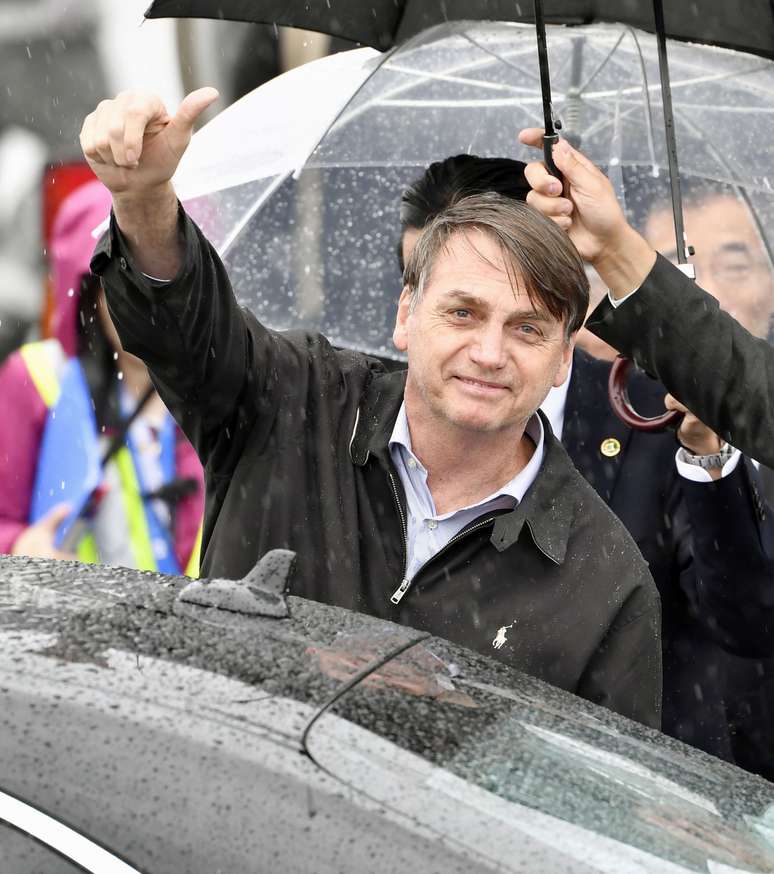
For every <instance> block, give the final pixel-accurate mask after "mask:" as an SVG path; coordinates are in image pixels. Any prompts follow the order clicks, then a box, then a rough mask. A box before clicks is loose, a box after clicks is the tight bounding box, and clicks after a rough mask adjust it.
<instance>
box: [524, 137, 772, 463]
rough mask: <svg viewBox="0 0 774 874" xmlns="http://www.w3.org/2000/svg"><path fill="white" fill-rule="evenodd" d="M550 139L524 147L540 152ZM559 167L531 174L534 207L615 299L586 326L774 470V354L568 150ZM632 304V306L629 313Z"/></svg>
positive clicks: (537, 165) (563, 146) (562, 146)
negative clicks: (644, 232)
mask: <svg viewBox="0 0 774 874" xmlns="http://www.w3.org/2000/svg"><path fill="white" fill-rule="evenodd" d="M542 137H543V131H542V129H540V128H529V129H527V130H523V131H522V132H521V133H520V134H519V139H520V140H521V141H522V142H523V143H525V144H527V145H531V146H534V147H536V148H541V147H542ZM554 160H555V163H556V165H557V167H558V169H559V170H560V171H561V172H562V173H563V174H564V178H565V183H564V185H565V187H564V188H563V186H562V184H561V183H559V182H558V180H556V179H554V177H553V176H551V175H550V174H549V173H548V171H547V170H546V168H545V166H544V165H543V164H542V163H541V162H534V163H531V164H529V165H528V167H527V168H526V170H525V177H526V178H527V179H528V181H529V183H530V186H531V187H532V189H533V190H532V191H531V192H530V194H529V195H528V198H527V202H528V203H529V204H531V205H532V206H534V207H535V208H537V209H539V210H540V211H541V212H542V213H543V214H544V215H547V216H548V217H549V218H552V219H553V220H554V221H555V222H556V223H557V224H558V225H559V226H560V227H562V228H564V229H565V230H566V231H567V233H568V234H569V236H570V239H571V240H572V241H573V243H574V244H575V247H576V249H577V250H578V252H579V253H580V254H581V256H582V257H583V258H584V259H585V260H586V261H588V262H589V263H590V264H593V265H594V268H595V269H596V271H597V273H598V274H599V275H600V276H601V277H602V279H603V281H604V282H605V284H606V285H607V287H608V288H609V290H610V294H609V296H608V297H607V298H605V299H603V301H602V302H601V303H600V304H599V306H598V307H597V309H596V310H595V311H594V312H593V313H592V314H591V316H590V317H589V319H588V320H587V322H586V325H587V327H588V328H589V329H590V330H591V331H593V332H594V333H595V334H596V335H598V336H599V337H601V338H602V339H603V340H605V342H607V343H609V344H610V345H611V346H613V347H614V348H615V349H618V350H619V351H620V352H622V353H623V354H625V355H628V356H630V357H631V358H633V359H634V360H635V361H636V362H637V363H638V364H639V365H640V366H641V367H643V368H644V369H645V370H646V371H647V372H648V373H651V374H653V375H654V376H656V377H657V378H658V379H660V380H661V381H662V382H663V384H664V385H665V386H666V387H667V388H668V390H669V391H670V392H671V393H672V394H673V395H674V396H675V397H678V398H680V399H681V401H682V402H683V403H684V404H685V405H686V406H688V407H689V408H690V409H691V410H692V411H693V412H694V413H695V414H696V415H697V416H698V417H699V418H700V419H701V420H702V421H703V422H706V423H707V425H708V426H709V427H710V428H712V430H713V431H715V432H716V433H717V434H719V435H720V436H721V437H722V438H723V439H724V440H725V441H726V442H728V443H729V444H731V445H732V446H736V447H737V448H738V449H741V450H742V451H743V452H745V453H748V454H749V455H750V456H751V457H752V458H756V459H757V460H758V461H760V462H761V463H763V464H766V465H768V466H769V467H771V468H774V440H773V439H772V434H774V347H773V346H772V345H771V344H770V343H768V342H767V341H766V340H765V339H763V338H761V337H755V336H753V334H751V333H750V331H748V330H747V329H745V328H744V327H743V326H742V325H741V324H740V323H739V322H738V321H737V320H736V319H734V318H733V317H732V316H730V315H729V314H728V313H725V312H723V311H722V310H721V309H720V306H719V304H718V301H717V300H716V299H715V298H713V297H712V295H711V294H708V293H707V292H706V291H704V289H702V288H701V287H700V286H699V285H697V284H696V283H695V282H693V281H692V280H691V279H689V278H688V277H687V276H685V275H684V274H683V273H682V271H681V270H679V269H678V268H677V267H675V266H674V265H673V264H671V263H670V262H669V261H668V260H667V259H666V258H664V257H662V256H660V255H658V253H657V252H656V251H655V249H654V248H653V247H652V246H650V245H649V244H648V243H647V242H646V241H645V240H644V239H643V237H641V236H640V235H639V234H638V233H637V232H636V231H635V230H634V228H632V227H631V226H630V225H629V224H628V223H627V221H626V218H625V216H624V214H623V211H622V210H621V207H620V205H619V204H618V201H617V200H616V196H615V192H614V191H613V187H612V185H611V184H610V182H609V180H608V179H607V177H606V176H605V175H604V173H602V171H601V170H599V169H598V168H597V167H595V166H594V164H592V163H591V161H589V160H588V158H586V157H585V156H584V155H582V154H581V153H580V152H578V151H576V150H575V149H573V148H572V146H570V145H569V143H566V142H565V141H564V140H561V141H560V142H559V144H557V146H556V147H555V148H554ZM624 303H626V305H624Z"/></svg>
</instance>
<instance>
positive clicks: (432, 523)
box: [427, 519, 438, 531]
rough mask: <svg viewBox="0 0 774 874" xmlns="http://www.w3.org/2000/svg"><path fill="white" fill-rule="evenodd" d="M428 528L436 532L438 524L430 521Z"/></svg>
mask: <svg viewBox="0 0 774 874" xmlns="http://www.w3.org/2000/svg"><path fill="white" fill-rule="evenodd" d="M427 527H428V528H429V529H430V530H431V531H435V529H436V528H437V527H438V523H437V522H436V521H435V519H428V520H427Z"/></svg>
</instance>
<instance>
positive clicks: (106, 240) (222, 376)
mask: <svg viewBox="0 0 774 874" xmlns="http://www.w3.org/2000/svg"><path fill="white" fill-rule="evenodd" d="M179 229H180V239H181V241H182V245H183V247H184V259H183V266H182V267H181V269H180V272H179V274H178V275H177V276H176V277H175V279H174V280H172V281H171V282H169V283H158V282H155V281H154V280H152V279H149V278H148V277H147V276H145V275H144V274H143V273H142V272H141V271H140V270H139V269H138V268H137V266H136V265H135V264H134V263H133V261H132V258H131V255H130V253H129V250H128V246H127V245H126V242H125V241H124V239H123V237H122V235H121V233H120V231H119V229H118V226H117V224H116V222H115V219H114V218H112V217H111V225H110V228H109V230H108V231H107V233H106V234H105V235H104V236H103V238H102V239H101V240H100V242H99V244H98V245H97V248H96V250H95V252H94V256H93V257H92V262H91V268H92V270H93V272H94V273H96V274H98V275H99V276H101V278H102V283H103V286H104V288H105V293H106V297H107V303H108V308H109V311H110V315H111V318H112V320H113V322H114V324H115V326H116V330H117V331H118V334H119V337H120V339H121V343H122V345H123V347H124V349H125V350H126V351H128V352H131V353H133V354H134V355H137V356H138V357H139V358H141V359H142V360H143V361H144V362H145V363H146V365H147V366H148V369H149V371H150V373H151V377H152V379H153V382H154V384H155V386H156V388H157V389H158V391H159V394H160V395H161V397H162V399H163V400H164V403H165V404H166V405H167V407H168V408H169V409H170V410H171V411H172V412H173V414H174V415H175V418H176V419H177V420H178V422H179V424H180V425H181V427H182V429H183V431H184V432H185V434H186V436H187V437H188V439H189V440H190V441H191V443H192V444H193V446H194V448H195V449H196V452H197V454H198V455H199V458H200V459H201V461H202V463H203V464H204V465H205V466H207V467H208V468H209V470H210V472H211V473H214V474H215V475H216V476H222V477H227V476H229V475H230V474H231V472H233V469H234V467H235V465H236V463H237V462H238V460H239V458H240V456H241V454H242V450H243V448H244V445H245V442H246V440H247V436H248V434H249V435H250V439H251V441H253V440H255V441H257V442H258V443H259V444H260V442H261V441H265V440H266V439H267V438H268V435H269V434H270V432H271V429H272V426H273V423H274V419H275V417H276V414H277V409H278V406H279V404H280V402H281V391H282V385H283V384H287V382H286V381H287V380H290V381H291V384H292V380H293V378H294V369H296V368H300V367H302V366H304V363H303V362H302V361H301V360H300V358H301V356H300V355H299V353H298V350H297V348H296V347H294V346H293V345H292V344H290V343H287V342H285V341H284V340H283V338H282V336H281V335H279V334H277V333H275V332H272V331H269V330H267V329H266V328H264V327H263V326H262V325H261V324H260V323H259V322H258V321H257V320H256V319H255V318H254V317H253V316H251V315H250V314H249V313H246V312H244V311H243V310H242V309H241V308H240V307H239V305H238V304H237V301H236V299H235V297H234V293H233V291H232V289H231V283H230V282H229V279H228V276H227V274H226V270H225V268H224V266H223V264H222V262H221V260H220V258H219V257H218V254H217V252H216V251H215V250H214V249H213V248H212V246H211V245H210V244H209V242H208V241H207V239H206V238H205V237H204V235H203V234H202V232H201V231H200V230H199V228H198V227H197V226H196V225H195V224H194V222H193V221H191V219H190V218H189V217H188V216H187V215H186V213H185V212H184V210H183V209H182V207H181V208H180V212H179ZM280 374H281V375H282V378H281V379H280V378H279V375H280Z"/></svg>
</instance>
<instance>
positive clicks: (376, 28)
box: [145, 0, 774, 59]
mask: <svg viewBox="0 0 774 874" xmlns="http://www.w3.org/2000/svg"><path fill="white" fill-rule="evenodd" d="M544 5H545V18H546V22H547V23H549V24H591V23H593V22H620V23H622V24H629V25H631V26H632V27H636V28H639V29H641V30H650V31H653V30H654V22H653V5H652V3H651V0H545V4H544ZM145 15H146V17H147V18H220V19H225V20H230V21H252V22H260V23H263V24H267V23H268V24H277V25H284V26H289V27H301V28H305V29H306V30H316V31H320V32H322V33H328V34H331V35H333V36H338V37H343V38H344V39H348V40H352V41H354V42H359V43H362V44H363V45H368V46H373V47H374V48H377V49H380V50H384V49H388V48H391V47H392V46H394V45H396V44H397V43H399V42H402V41H403V40H405V39H407V38H409V37H411V36H414V35H416V34H417V33H420V32H421V31H423V30H425V29H426V28H428V27H432V26H433V25H436V24H440V23H442V22H445V21H456V20H468V21H521V22H533V21H534V16H533V9H532V3H531V2H530V0H522V2H516V0H327V2H323V0H311V2H310V0H154V2H153V3H152V4H151V6H150V8H149V9H148V11H147V12H146V13H145ZM665 24H666V35H667V36H668V37H672V38H673V39H681V40H688V41H690V42H701V43H706V44H708V45H717V46H724V47H725V48H731V49H737V50H739V51H745V52H751V53H753V54H757V55H761V56H763V57H766V58H772V59H774V4H772V2H771V0H744V3H734V2H731V0H692V2H686V0H670V2H668V3H667V8H666V9H665Z"/></svg>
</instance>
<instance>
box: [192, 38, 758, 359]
mask: <svg viewBox="0 0 774 874" xmlns="http://www.w3.org/2000/svg"><path fill="white" fill-rule="evenodd" d="M548 47H549V53H550V60H551V73H552V87H553V91H554V103H555V106H556V108H557V110H558V114H559V115H560V116H561V117H562V118H563V120H564V124H565V132H568V133H569V134H571V135H574V136H575V137H577V138H579V139H580V142H581V147H582V148H583V150H584V151H585V152H586V154H587V155H589V157H590V158H591V159H592V160H593V161H595V162H596V163H598V164H600V165H601V166H602V167H603V168H604V169H605V170H606V171H607V172H608V174H609V175H610V177H611V179H612V180H613V183H614V185H615V187H616V189H617V191H618V194H619V197H620V198H621V200H622V202H623V203H624V205H625V208H626V211H627V213H628V215H629V218H630V220H631V221H632V222H633V223H634V224H635V225H636V226H638V227H640V228H642V229H645V230H647V229H648V228H651V229H652V227H653V226H654V222H655V217H656V216H658V214H659V212H660V211H664V210H667V211H671V204H670V197H669V181H668V175H667V172H666V170H667V156H666V148H665V146H664V132H663V121H662V111H661V92H660V85H659V75H658V60H657V49H656V42H655V38H654V37H653V36H652V35H650V34H646V33H643V32H639V31H636V30H633V29H631V28H628V27H625V26H617V25H593V26H588V27H573V28H563V27H549V31H548ZM669 51H670V66H671V72H672V91H673V104H674V111H675V125H676V131H677V141H678V147H679V149H680V162H681V171H682V174H683V176H684V177H686V179H687V180H688V188H689V189H690V188H691V186H692V185H693V184H694V183H693V181H694V180H695V181H696V184H697V186H698V188H697V191H698V190H699V188H701V186H704V187H705V188H706V190H707V191H708V192H710V193H712V192H714V193H715V194H718V195H721V194H722V195H727V196H728V197H729V198H730V199H731V200H733V201H734V203H737V204H739V205H740V209H742V210H743V211H744V215H745V216H747V217H748V219H749V221H750V222H751V226H752V231H751V235H752V236H751V239H753V238H754V240H755V241H757V246H758V249H759V250H760V251H759V252H757V250H756V252H757V254H756V257H757V258H758V261H759V263H760V264H761V265H762V267H761V271H762V275H763V276H764V278H768V279H769V280H770V277H771V254H770V253H771V251H772V248H774V247H773V246H772V242H774V241H773V240H772V239H771V237H770V234H771V231H770V228H771V227H772V220H771V219H772V217H774V172H772V170H771V168H772V167H774V161H773V160H772V159H773V158H774V145H772V140H773V139H774V137H772V133H774V99H773V98H774V63H773V62H771V61H768V60H765V59H762V58H759V57H753V56H750V55H745V54H740V53H735V52H732V51H729V50H724V49H718V48H713V47H708V46H698V45H691V44H685V43H676V42H675V43H671V44H670V49H669ZM541 123H542V105H541V97H540V85H539V78H538V64H537V58H536V49H535V38H534V28H533V27H531V26H529V25H519V24H505V23H470V22H457V23H454V24H447V25H441V26H438V27H435V28H433V29H431V30H429V31H426V32H425V33H423V34H420V35H419V36H417V37H415V38H413V39H412V40H410V41H408V42H407V43H405V44H403V45H401V46H400V47H398V48H397V49H395V50H393V51H392V52H390V53H387V54H379V53H377V52H375V51H373V50H370V49H358V50H355V51H353V52H348V53H345V54H344V55H339V56H335V57H333V58H327V59H324V60H323V61H318V62H315V63H313V64H310V65H307V66H306V67H303V68H300V69H299V70H296V71H292V72H291V73H289V74H286V75H285V76H283V77H280V79H278V80H275V81H274V82H272V83H269V84H268V85H265V86H263V87H262V88H260V89H258V90H257V91H255V92H253V93H252V94H250V95H248V96H247V97H245V98H243V99H242V100H241V101H240V102H239V103H237V104H235V105H234V106H232V107H230V108H229V109H227V110H226V111H224V112H223V113H222V114H221V115H220V116H218V117H217V118H216V119H214V120H213V121H212V122H211V123H210V124H209V125H207V126H206V127H205V128H203V130H202V131H200V132H199V133H198V134H197V135H196V137H195V138H194V140H193V142H192V145H191V148H190V149H189V152H188V153H187V154H186V157H185V159H184V161H183V163H182V164H181V167H180V169H179V171H178V175H177V177H176V180H175V181H176V184H177V186H178V191H179V193H180V195H181V198H182V199H183V200H184V202H185V204H186V207H187V208H188V210H189V212H190V213H191V214H192V215H193V217H194V218H195V219H196V220H197V221H198V222H199V223H200V225H201V226H202V227H203V229H204V231H205V233H207V235H208V236H209V237H210V239H211V240H212V241H213V242H214V243H215V245H216V246H217V247H218V249H219V251H220V252H221V255H222V257H223V259H224V261H225V263H226V265H227V267H228V269H229V273H230V275H231V278H232V282H233V284H234V288H235V291H236V293H237V296H238V298H239V299H240V301H241V302H242V303H243V304H244V305H245V306H247V307H249V308H250V309H252V310H253V311H254V312H255V313H256V314H257V315H258V316H259V317H260V318H262V319H263V320H264V322H266V323H267V324H268V325H270V326H272V327H275V328H279V329H283V328H293V327H304V328H313V329H317V330H322V331H323V332H324V333H325V334H326V335H327V336H328V337H330V339H331V340H332V341H333V342H334V343H337V344H339V345H344V346H352V347H356V348H359V349H362V350H364V351H367V352H371V353H374V354H378V355H384V356H391V355H393V350H392V345H391V340H390V336H391V333H392V322H393V317H394V309H395V303H396V300H397V296H398V293H399V291H400V287H401V281H400V275H399V271H398V264H397V259H396V257H395V250H396V244H397V240H398V235H399V222H398V205H399V198H400V193H401V191H402V190H403V188H404V187H405V186H406V185H407V184H408V183H409V182H411V181H412V180H413V179H414V178H416V177H417V176H418V175H420V174H421V172H422V170H423V168H424V167H425V166H426V165H427V164H429V163H430V162H432V161H436V160H440V159H443V158H445V157H447V156H449V155H454V154H459V153H472V154H478V155H481V156H505V157H513V158H520V159H522V160H530V159H532V158H533V155H532V154H529V153H528V152H527V151H526V150H525V149H524V148H523V147H522V146H520V145H519V144H518V142H517V139H516V135H517V132H518V131H519V129H520V128H522V127H531V126H535V125H540V124H541ZM691 196H692V195H691V192H690V191H689V194H688V197H687V201H688V203H687V209H688V211H689V215H688V217H687V219H686V226H687V231H688V234H689V237H690V234H691V222H690V220H689V219H690V203H691ZM698 196H699V195H698V194H697V197H698ZM731 200H729V203H730V202H731ZM695 245H696V248H697V258H700V257H701V255H702V251H701V241H699V240H697V241H696V243H695ZM664 247H665V248H669V246H668V244H664ZM726 266H727V265H726ZM713 269H714V268H713ZM724 269H725V268H724ZM730 272H733V270H730V271H729V270H728V269H725V274H729V275H730ZM699 280H700V282H703V281H705V277H703V276H700V277H699ZM770 308H774V304H772V305H771V307H770Z"/></svg>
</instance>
